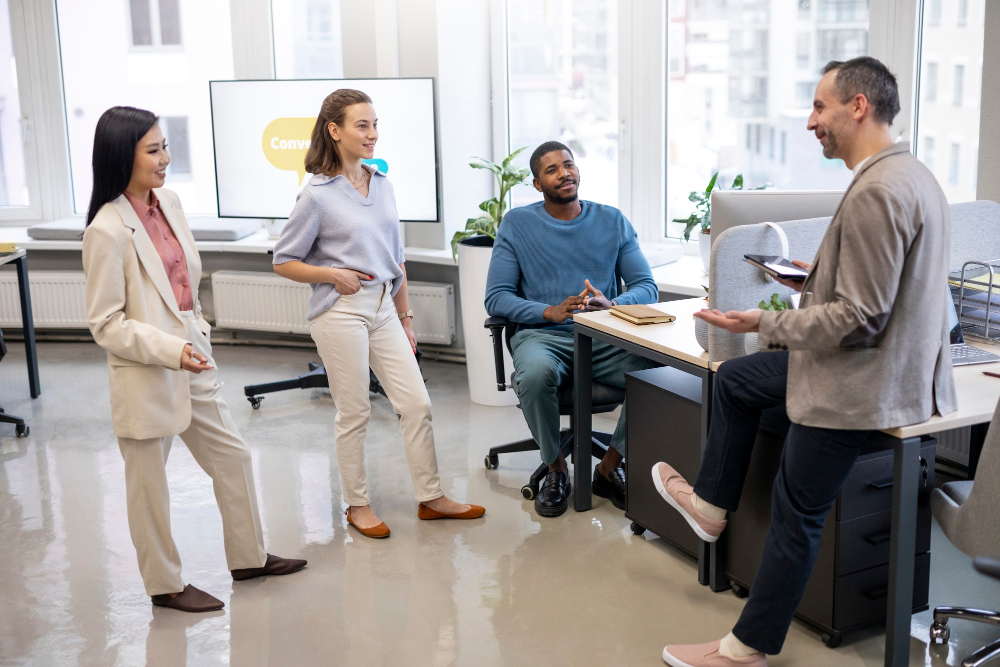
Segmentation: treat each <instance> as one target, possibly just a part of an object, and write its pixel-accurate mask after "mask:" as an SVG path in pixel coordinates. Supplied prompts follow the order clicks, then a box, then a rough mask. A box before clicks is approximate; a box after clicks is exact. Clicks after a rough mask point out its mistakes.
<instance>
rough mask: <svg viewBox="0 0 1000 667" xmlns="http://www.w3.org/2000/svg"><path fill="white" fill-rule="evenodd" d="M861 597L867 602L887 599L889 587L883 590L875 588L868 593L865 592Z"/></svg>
mask: <svg viewBox="0 0 1000 667" xmlns="http://www.w3.org/2000/svg"><path fill="white" fill-rule="evenodd" d="M862 595H863V596H865V597H866V598H868V599H869V600H884V599H885V598H887V597H889V587H888V586H886V587H885V588H876V589H873V590H870V591H865V592H864V593H862Z"/></svg>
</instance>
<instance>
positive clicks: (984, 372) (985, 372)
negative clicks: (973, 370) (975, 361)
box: [983, 371, 1000, 378]
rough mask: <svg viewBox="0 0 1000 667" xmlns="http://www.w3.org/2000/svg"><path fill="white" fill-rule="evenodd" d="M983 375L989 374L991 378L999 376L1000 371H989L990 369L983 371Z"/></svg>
mask: <svg viewBox="0 0 1000 667" xmlns="http://www.w3.org/2000/svg"><path fill="white" fill-rule="evenodd" d="M983 375H989V376H990V377H991V378H1000V373H991V372H990V371H983Z"/></svg>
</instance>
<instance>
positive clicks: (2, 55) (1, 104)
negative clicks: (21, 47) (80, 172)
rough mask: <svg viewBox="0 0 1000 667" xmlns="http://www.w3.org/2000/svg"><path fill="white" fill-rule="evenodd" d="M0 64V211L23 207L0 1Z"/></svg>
mask: <svg viewBox="0 0 1000 667" xmlns="http://www.w3.org/2000/svg"><path fill="white" fill-rule="evenodd" d="M0 63H2V65H0V207H2V206H27V205H28V181H27V174H26V173H25V168H24V143H23V141H22V140H21V102H20V97H19V96H18V91H17V69H16V68H15V66H14V45H13V42H12V41H11V36H10V7H9V4H8V0H0Z"/></svg>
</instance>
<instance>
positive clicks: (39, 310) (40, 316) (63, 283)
mask: <svg viewBox="0 0 1000 667" xmlns="http://www.w3.org/2000/svg"><path fill="white" fill-rule="evenodd" d="M28 286H29V288H30V289H31V312H32V315H33V318H34V320H35V327H36V328H38V329H79V328H82V329H86V328H87V282H86V279H85V278H84V276H83V271H29V272H28ZM20 326H21V300H20V298H19V297H18V290H17V273H16V272H14V271H3V272H0V327H14V328H19V327H20Z"/></svg>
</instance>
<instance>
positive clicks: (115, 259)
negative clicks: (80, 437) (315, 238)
mask: <svg viewBox="0 0 1000 667" xmlns="http://www.w3.org/2000/svg"><path fill="white" fill-rule="evenodd" d="M155 192H156V196H157V198H158V199H159V200H160V208H161V209H162V211H163V217H164V218H166V220H167V222H168V223H169V224H170V227H171V229H173V231H174V234H175V235H176V236H177V240H178V241H179V242H180V245H181V248H183V250H184V255H185V257H186V259H187V268H188V274H189V275H190V276H191V296H192V298H193V300H194V304H195V307H194V312H195V316H196V317H197V321H198V325H199V327H200V329H201V331H202V332H203V333H204V334H205V335H206V336H207V335H208V333H209V331H210V330H211V327H210V326H209V325H208V322H206V321H205V320H204V318H203V317H202V316H201V304H200V302H199V301H198V282H199V279H200V277H201V257H200V256H199V255H198V250H197V248H196V247H195V242H194V237H193V236H192V235H191V229H190V228H189V227H188V223H187V220H186V219H185V217H184V212H183V210H182V209H181V205H180V200H179V199H178V198H177V195H175V194H174V193H173V192H171V191H170V190H163V189H158V190H156V191H155ZM83 271H84V273H85V274H86V276H87V319H88V320H89V322H90V332H91V333H92V334H93V335H94V340H96V341H97V344H98V345H100V346H101V347H103V348H104V349H105V350H106V351H107V353H108V374H109V376H110V383H111V418H112V421H113V423H114V431H115V435H116V436H118V437H120V438H134V439H147V438H160V437H165V436H171V435H177V434H179V433H183V432H184V431H185V430H187V428H188V425H189V424H190V423H191V393H190V389H189V385H188V382H189V378H188V371H185V370H181V368H180V363H181V353H182V352H183V350H184V346H185V345H186V344H187V343H188V342H189V341H188V340H187V339H186V335H185V332H184V323H183V321H182V320H181V313H180V311H179V310H178V308H177V299H176V298H174V293H173V290H172V289H171V288H170V281H169V280H168V279H167V272H166V270H165V269H164V268H163V260H161V259H160V255H159V253H157V252H156V247H155V246H154V245H153V241H152V240H151V239H150V238H149V235H148V234H147V233H146V228H145V227H143V225H142V221H141V220H139V216H138V215H136V213H135V209H133V208H132V205H131V204H130V203H129V201H128V200H127V199H126V198H125V195H122V196H120V197H118V199H116V200H114V201H113V202H110V203H107V204H105V205H104V206H102V207H101V210H100V211H98V212H97V215H96V216H95V217H94V221H93V222H91V223H90V225H89V226H88V227H87V231H86V232H85V233H84V235H83Z"/></svg>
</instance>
